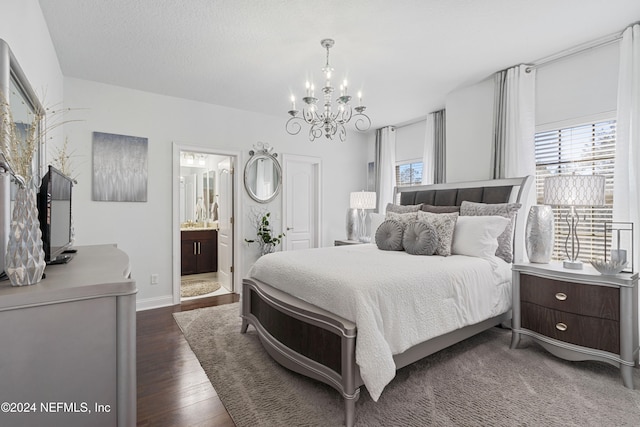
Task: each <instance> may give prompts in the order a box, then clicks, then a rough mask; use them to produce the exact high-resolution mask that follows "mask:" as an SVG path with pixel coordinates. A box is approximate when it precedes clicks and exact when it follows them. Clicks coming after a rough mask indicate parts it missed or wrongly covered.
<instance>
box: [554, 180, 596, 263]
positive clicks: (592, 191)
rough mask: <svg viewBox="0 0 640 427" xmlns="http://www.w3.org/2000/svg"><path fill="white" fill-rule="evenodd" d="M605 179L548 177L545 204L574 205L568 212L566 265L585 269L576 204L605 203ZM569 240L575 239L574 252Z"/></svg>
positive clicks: (579, 205) (582, 205) (570, 206)
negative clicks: (580, 257) (579, 257)
mask: <svg viewBox="0 0 640 427" xmlns="http://www.w3.org/2000/svg"><path fill="white" fill-rule="evenodd" d="M604 182H605V177H604V176H603V175H554V176H550V177H547V178H545V180H544V204H545V205H552V206H568V207H569V208H570V209H569V212H567V213H566V215H565V220H566V221H567V226H568V227H569V234H568V235H567V239H566V240H565V242H564V250H565V253H566V255H567V259H566V260H565V261H564V263H563V266H564V268H568V269H572V270H580V269H582V262H580V261H578V256H579V255H580V240H579V239H578V232H577V227H578V223H579V222H580V217H579V216H578V214H577V213H576V208H577V207H587V206H589V207H592V206H602V205H604ZM569 242H571V253H569Z"/></svg>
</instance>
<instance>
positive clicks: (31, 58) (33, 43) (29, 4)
mask: <svg viewBox="0 0 640 427" xmlns="http://www.w3.org/2000/svg"><path fill="white" fill-rule="evenodd" d="M0 38H1V39H3V40H4V41H6V42H7V43H8V44H9V47H10V48H11V50H12V51H13V54H14V56H15V57H16V59H17V60H18V63H19V64H20V67H21V68H22V70H23V71H24V73H25V75H26V76H27V79H28V80H29V83H31V87H33V90H34V91H35V92H36V94H37V95H38V97H39V98H40V101H41V102H42V104H43V106H45V107H47V106H53V105H55V106H56V107H57V106H59V105H60V103H61V102H62V101H63V99H62V71H61V70H60V63H59V62H58V57H57V55H56V51H55V49H54V47H53V42H52V41H51V36H50V35H49V28H48V27H47V24H46V22H45V20H44V17H43V15H42V11H41V10H40V4H39V3H38V0H2V6H1V7H0Z"/></svg>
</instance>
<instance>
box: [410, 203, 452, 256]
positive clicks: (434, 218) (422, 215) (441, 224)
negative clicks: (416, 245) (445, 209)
mask: <svg viewBox="0 0 640 427" xmlns="http://www.w3.org/2000/svg"><path fill="white" fill-rule="evenodd" d="M457 220H458V213H457V212H452V213H442V214H436V213H432V212H423V211H418V221H423V222H426V223H428V224H431V225H432V226H433V227H434V228H435V230H436V234H437V235H438V246H437V247H436V251H435V254H436V255H442V256H449V255H451V243H452V241H453V230H454V229H455V227H456V221H457Z"/></svg>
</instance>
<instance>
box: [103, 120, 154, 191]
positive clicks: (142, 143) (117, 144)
mask: <svg viewBox="0 0 640 427" xmlns="http://www.w3.org/2000/svg"><path fill="white" fill-rule="evenodd" d="M147 146H148V139H147V138H141V137H136V136H127V135H115V134H111V133H102V132H93V200H96V201H108V202H146V201H147V149H148V147H147Z"/></svg>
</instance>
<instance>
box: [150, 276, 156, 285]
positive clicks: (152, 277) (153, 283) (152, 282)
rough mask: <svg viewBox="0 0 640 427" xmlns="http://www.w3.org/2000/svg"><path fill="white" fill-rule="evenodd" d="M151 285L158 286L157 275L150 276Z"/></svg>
mask: <svg viewBox="0 0 640 427" xmlns="http://www.w3.org/2000/svg"><path fill="white" fill-rule="evenodd" d="M151 284H152V285H157V284H158V275H157V274H152V275H151Z"/></svg>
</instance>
